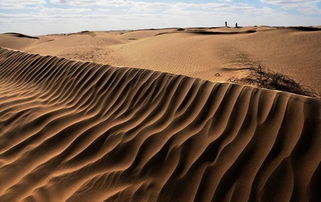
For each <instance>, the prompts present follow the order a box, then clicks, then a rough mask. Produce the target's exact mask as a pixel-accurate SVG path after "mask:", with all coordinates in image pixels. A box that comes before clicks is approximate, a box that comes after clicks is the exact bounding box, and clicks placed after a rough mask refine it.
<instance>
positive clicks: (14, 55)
mask: <svg viewBox="0 0 321 202" xmlns="http://www.w3.org/2000/svg"><path fill="white" fill-rule="evenodd" d="M0 92H1V93H0V179H1V180H0V195H1V197H0V201H20V200H21V201H65V200H66V201H184V202H185V201H193V200H194V201H219V202H221V201H289V200H291V201H320V199H321V198H320V194H319V187H321V175H320V173H321V164H320V162H321V152H320V148H321V132H320V131H321V103H320V101H318V100H316V99H313V98H309V97H304V96H298V95H294V94H290V93H285V92H279V91H271V90H265V89H258V88H253V87H248V86H240V85H235V84H228V83H212V82H209V81H205V80H200V79H195V78H190V77H186V76H182V75H174V74H168V73H161V72H157V71H151V70H144V69H135V68H118V67H113V66H107V65H99V64H94V63H89V62H78V61H70V60H67V59H63V58H58V57H52V56H45V57H44V56H39V55H34V54H27V53H23V52H19V51H13V50H7V49H0Z"/></svg>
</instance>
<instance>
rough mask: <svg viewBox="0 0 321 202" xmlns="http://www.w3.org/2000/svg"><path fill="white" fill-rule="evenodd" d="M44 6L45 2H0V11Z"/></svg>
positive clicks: (9, 0) (33, 0) (25, 0)
mask: <svg viewBox="0 0 321 202" xmlns="http://www.w3.org/2000/svg"><path fill="white" fill-rule="evenodd" d="M43 4H46V1H45V0H0V8H1V9H23V8H32V7H35V6H39V5H43Z"/></svg>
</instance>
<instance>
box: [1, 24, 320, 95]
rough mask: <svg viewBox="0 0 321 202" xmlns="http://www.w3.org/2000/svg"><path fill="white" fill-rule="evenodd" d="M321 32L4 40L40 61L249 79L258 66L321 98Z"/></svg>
mask: <svg viewBox="0 0 321 202" xmlns="http://www.w3.org/2000/svg"><path fill="white" fill-rule="evenodd" d="M320 44H321V28H317V27H314V28H304V27H303V28H302V27H293V28H291V27H290V28H289V27H284V28H282V27H243V28H186V29H177V28H172V29H159V30H136V31H135V30H133V31H113V32H89V31H85V32H80V33H74V34H60V35H46V36H39V37H38V38H29V37H23V36H20V35H17V34H2V35H0V46H2V47H6V48H12V49H17V50H22V51H25V52H29V53H37V54H40V55H44V56H45V55H53V56H59V57H64V58H68V59H74V60H82V61H91V62H95V63H99V64H109V65H113V66H124V67H137V68H143V69H151V70H156V71H162V72H168V73H173V74H182V75H187V76H191V77H196V78H200V79H204V80H209V81H229V80H230V79H231V78H232V80H233V78H244V77H246V76H247V75H248V74H249V73H250V72H249V71H248V70H247V69H248V68H251V67H258V66H259V65H260V66H261V67H263V68H264V69H266V70H268V71H274V72H278V73H281V74H284V75H287V76H289V77H290V78H292V79H293V80H295V81H296V82H297V83H299V84H301V85H302V86H304V87H307V88H308V89H312V90H313V91H315V92H316V93H317V94H319V95H320V94H321V85H320V84H321V76H320V75H321V57H320V55H321V46H320Z"/></svg>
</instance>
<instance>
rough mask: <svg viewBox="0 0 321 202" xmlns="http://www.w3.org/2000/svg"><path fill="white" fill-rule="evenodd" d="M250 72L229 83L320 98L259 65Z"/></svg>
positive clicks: (287, 78)
mask: <svg viewBox="0 0 321 202" xmlns="http://www.w3.org/2000/svg"><path fill="white" fill-rule="evenodd" d="M250 71H251V73H250V74H249V75H248V76H247V77H245V78H241V79H234V78H232V79H230V81H232V82H236V83H244V84H251V85H256V86H259V87H262V88H267V89H273V90H280V91H287V92H291V93H295V94H300V95H306V96H311V97H320V95H318V94H317V93H316V92H314V91H313V90H312V89H311V88H308V87H303V86H302V85H300V84H299V83H297V82H296V81H294V80H293V79H291V78H289V77H288V76H286V75H283V74H281V73H277V72H273V71H267V70H264V69H263V68H262V66H261V65H259V66H258V67H256V68H250Z"/></svg>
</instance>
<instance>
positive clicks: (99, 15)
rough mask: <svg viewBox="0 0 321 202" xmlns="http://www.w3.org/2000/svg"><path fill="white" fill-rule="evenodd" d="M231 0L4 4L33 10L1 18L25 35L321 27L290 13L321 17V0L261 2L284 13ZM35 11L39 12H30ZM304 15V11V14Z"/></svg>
mask: <svg viewBox="0 0 321 202" xmlns="http://www.w3.org/2000/svg"><path fill="white" fill-rule="evenodd" d="M159 1H161V0H159ZM182 1H183V0H182ZM228 1H230V0H220V1H218V0H217V1H215V2H211V3H188V2H148V1H142V0H137V1H134V0H50V2H51V5H50V7H49V6H48V5H49V4H46V1H45V0H28V1H27V0H0V8H4V9H17V8H28V9H25V10H18V12H16V13H18V14H12V13H10V12H3V13H2V14H1V13H0V24H1V26H0V33H1V32H10V31H15V32H22V33H25V34H47V33H62V32H64V33H67V32H76V31H81V30H111V29H138V28H158V27H185V26H221V25H222V24H224V21H226V20H227V21H229V22H231V23H232V22H238V23H239V25H255V24H256V25H261V24H266V25H300V24H301V25H317V24H319V23H320V22H319V17H320V16H314V17H313V16H312V15H311V16H308V15H303V14H289V13H288V12H287V10H286V9H291V8H293V7H294V5H298V4H300V5H301V7H300V8H302V9H305V11H304V12H308V13H309V14H311V13H315V14H317V15H318V14H320V12H319V11H318V9H317V8H316V7H313V6H315V3H316V2H317V1H320V0H313V1H304V0H292V1H290V0H261V1H262V2H264V3H266V4H271V5H276V6H281V7H282V8H284V10H281V11H280V10H279V9H274V8H269V7H263V8H256V7H254V6H252V5H249V4H246V3H239V2H237V1H236V0H234V1H231V2H228ZM195 2H197V1H196V0H195ZM289 2H290V3H289ZM58 5H59V6H58ZM302 5H304V6H302ZM30 8H37V9H33V10H32V11H29V9H30ZM313 9H314V10H313ZM304 12H303V10H302V13H304Z"/></svg>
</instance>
